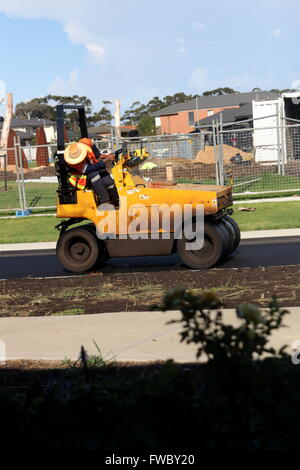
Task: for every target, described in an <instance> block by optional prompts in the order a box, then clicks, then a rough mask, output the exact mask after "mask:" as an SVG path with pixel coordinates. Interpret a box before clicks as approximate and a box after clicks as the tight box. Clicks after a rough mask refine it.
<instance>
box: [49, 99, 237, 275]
mask: <svg viewBox="0 0 300 470" xmlns="http://www.w3.org/2000/svg"><path fill="white" fill-rule="evenodd" d="M65 109H73V110H74V109H76V110H77V111H78V117H79V127H80V132H81V137H82V138H84V137H88V132H87V125H86V117H85V110H84V107H83V106H69V105H59V106H57V151H56V154H55V157H54V162H55V169H56V175H57V178H58V190H57V217H58V218H60V219H63V220H62V221H61V222H60V223H59V224H58V225H57V226H56V227H57V229H58V230H59V232H60V233H59V239H58V241H57V249H56V252H57V257H58V259H59V261H60V263H61V264H62V265H63V266H64V268H65V269H67V270H68V271H71V272H74V273H81V272H85V271H89V270H91V269H98V268H100V267H101V265H103V264H104V263H105V262H106V261H107V260H108V259H109V258H116V257H117V258H125V257H126V258H127V257H132V256H134V257H137V256H159V255H161V256H162V255H164V256H166V255H171V254H173V253H178V254H179V256H180V258H181V260H182V262H183V263H184V264H185V265H186V266H188V267H189V268H192V269H205V268H211V267H213V266H215V265H217V264H218V263H220V262H222V261H223V260H225V259H226V258H227V257H228V256H229V255H231V254H232V253H233V252H234V251H235V250H236V249H237V247H238V245H239V243H240V230H239V227H238V225H237V223H236V222H235V221H234V219H232V218H231V217H230V215H231V214H232V212H233V211H232V209H231V206H232V188H231V186H216V185H204V184H176V183H170V182H167V181H166V182H164V181H160V182H155V181H148V180H147V181H146V180H144V179H143V178H142V177H141V176H139V175H137V174H135V173H136V172H135V171H133V168H134V167H135V165H138V164H139V163H140V162H141V161H142V160H143V159H145V158H147V155H148V154H147V149H146V148H142V149H140V150H139V151H137V152H135V153H132V152H131V153H130V152H128V145H127V143H126V141H125V142H123V145H122V149H118V150H117V151H116V153H115V156H116V158H115V162H114V164H113V167H112V169H111V175H112V178H113V182H114V183H113V185H112V186H111V187H109V188H108V192H109V194H110V199H111V208H107V207H106V205H105V207H104V206H103V208H102V206H101V201H100V200H99V198H98V196H97V195H96V194H95V192H94V190H93V188H92V187H90V186H89V185H87V186H86V187H85V188H84V189H79V188H77V187H74V186H73V185H71V184H70V168H69V167H68V165H67V163H66V161H65V158H64V152H65V141H64V140H65V139H64V113H65ZM182 214H184V217H182ZM198 219H199V220H200V219H201V223H199V224H198V223H197V222H198ZM178 221H179V222H178ZM85 222H86V223H85ZM79 223H80V225H79ZM183 223H184V225H185V226H186V227H188V228H189V230H187V231H186V230H185V228H184V227H183V225H182V224H183ZM74 225H76V227H74ZM72 226H73V227H72ZM197 227H199V234H198V232H197ZM200 231H201V233H200ZM187 233H188V236H187ZM198 235H199V236H198ZM197 238H198V239H199V240H201V243H200V244H199V243H194V244H193V240H194V241H195V240H196V239H197Z"/></svg>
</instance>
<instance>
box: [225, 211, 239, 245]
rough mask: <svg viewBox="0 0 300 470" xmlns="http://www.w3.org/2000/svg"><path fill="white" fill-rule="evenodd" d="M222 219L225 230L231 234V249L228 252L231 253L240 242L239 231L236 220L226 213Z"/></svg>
mask: <svg viewBox="0 0 300 470" xmlns="http://www.w3.org/2000/svg"><path fill="white" fill-rule="evenodd" d="M223 221H224V225H225V227H226V228H227V230H228V231H229V232H230V233H231V234H232V238H233V244H232V250H231V252H230V253H233V252H234V251H235V250H236V249H237V248H238V246H239V244H240V241H241V231H240V228H239V226H238V224H237V223H236V221H235V220H234V219H233V218H232V217H229V215H226V216H225V217H224V218H223Z"/></svg>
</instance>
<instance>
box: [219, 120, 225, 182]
mask: <svg viewBox="0 0 300 470" xmlns="http://www.w3.org/2000/svg"><path fill="white" fill-rule="evenodd" d="M218 133H219V138H218V140H219V152H218V157H219V172H220V184H221V185H222V186H223V185H224V149H223V113H221V114H220V128H219V129H218Z"/></svg>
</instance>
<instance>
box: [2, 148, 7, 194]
mask: <svg viewBox="0 0 300 470" xmlns="http://www.w3.org/2000/svg"><path fill="white" fill-rule="evenodd" d="M3 159H4V166H3V172H4V191H7V190H8V185H7V153H6V154H5V155H3Z"/></svg>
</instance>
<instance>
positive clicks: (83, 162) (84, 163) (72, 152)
mask: <svg viewBox="0 0 300 470" xmlns="http://www.w3.org/2000/svg"><path fill="white" fill-rule="evenodd" d="M97 157H100V160H98V159H97ZM64 159H65V161H66V163H67V164H68V166H69V168H70V170H71V173H72V176H73V178H72V177H71V178H70V183H71V184H73V186H76V187H78V188H79V189H84V187H85V184H86V179H88V180H89V181H90V182H91V184H92V186H93V188H94V190H95V192H96V194H97V196H98V197H99V198H100V202H101V204H107V203H110V198H109V193H108V190H107V187H109V186H112V185H113V184H114V180H113V179H112V177H111V175H110V174H109V173H108V171H107V170H106V166H105V162H109V161H113V160H114V159H115V155H114V154H103V155H101V154H100V152H99V150H98V148H97V147H96V146H95V145H93V141H92V140H91V139H87V138H84V139H81V140H80V141H79V142H78V143H72V144H70V145H69V146H68V147H67V148H66V150H65V153H64ZM74 176H75V178H74Z"/></svg>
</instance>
